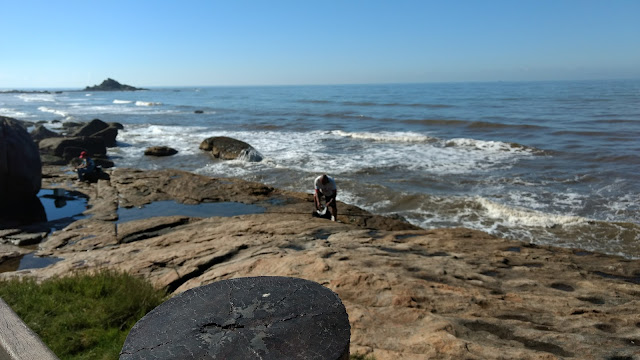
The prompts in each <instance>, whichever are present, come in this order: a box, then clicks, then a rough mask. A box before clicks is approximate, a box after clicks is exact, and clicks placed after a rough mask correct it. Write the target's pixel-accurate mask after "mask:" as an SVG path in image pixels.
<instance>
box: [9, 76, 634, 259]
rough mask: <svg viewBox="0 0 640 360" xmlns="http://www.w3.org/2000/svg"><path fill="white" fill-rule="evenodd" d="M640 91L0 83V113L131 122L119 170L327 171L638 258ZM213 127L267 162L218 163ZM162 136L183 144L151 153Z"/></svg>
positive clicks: (559, 241) (378, 193)
mask: <svg viewBox="0 0 640 360" xmlns="http://www.w3.org/2000/svg"><path fill="white" fill-rule="evenodd" d="M134 85H135V84H134ZM638 104H640V81H637V80H614V81H579V82H517V83H515V82H514V83H509V82H495V83H449V84H444V83H443V84H394V85H341V86H281V87H278V86H273V87H204V88H161V89H160V88H158V89H152V90H150V91H143V92H103V93H99V92H89V93H86V92H81V91H73V92H71V91H63V92H62V93H61V94H0V114H1V115H5V116H11V117H15V118H17V119H20V120H27V121H40V120H42V121H45V122H46V124H47V126H48V127H50V128H51V129H52V130H56V129H59V128H60V123H59V122H58V121H60V122H62V121H89V120H91V119H93V118H99V119H102V120H104V121H108V122H109V121H115V122H120V123H122V124H124V125H125V129H124V130H122V131H120V133H119V135H118V141H119V145H120V146H119V147H117V148H112V149H110V150H109V155H110V156H111V157H112V159H113V160H114V161H115V163H116V165H117V166H120V167H136V168H142V169H158V168H179V169H183V170H188V171H194V172H196V173H200V174H205V175H210V176H215V177H225V176H232V177H240V178H243V179H246V180H252V181H259V182H263V183H266V184H269V185H272V186H277V187H281V188H284V189H288V190H294V191H303V192H311V188H312V183H313V179H314V178H315V177H316V176H317V175H318V174H320V173H324V172H327V173H329V174H330V175H332V176H334V177H335V179H336V182H337V183H338V187H339V193H338V200H340V201H344V202H347V203H351V204H354V205H357V206H360V207H363V208H365V209H367V210H369V211H372V212H374V213H379V214H396V213H397V214H400V215H402V216H404V217H405V218H406V219H408V220H409V221H411V222H412V223H414V224H416V225H418V226H422V227H424V228H435V227H451V226H465V227H469V228H474V229H480V230H484V231H487V232H490V233H492V234H495V235H497V236H503V237H507V238H512V239H518V240H522V241H526V242H534V243H540V244H553V245H560V246H569V247H570V246H576V247H580V248H585V249H587V250H593V251H603V252H607V253H614V254H622V255H625V256H628V257H640V245H639V244H640V241H638V240H640V225H639V224H640V220H639V218H638V213H639V210H640V155H639V154H640V141H638V140H637V139H638V138H640V107H638ZM196 112H202V113H196ZM210 136H230V137H234V138H237V139H240V140H243V141H246V142H248V143H249V144H251V145H252V146H254V147H255V148H256V149H257V150H258V151H259V152H260V153H262V155H263V156H264V157H265V160H263V161H262V162H259V163H251V162H244V161H227V162H220V161H216V160H213V159H211V158H210V157H209V156H208V155H207V154H205V153H203V152H202V151H200V150H199V148H198V146H199V144H200V142H201V141H202V140H204V139H206V138H207V137H210ZM151 145H167V146H171V147H173V148H175V149H177V150H178V151H179V153H178V154H177V155H175V156H172V157H168V158H148V157H145V156H144V155H143V152H144V149H145V148H146V147H148V146H151Z"/></svg>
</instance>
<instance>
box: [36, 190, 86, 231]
mask: <svg viewBox="0 0 640 360" xmlns="http://www.w3.org/2000/svg"><path fill="white" fill-rule="evenodd" d="M61 190H62V189H61ZM54 191H55V190H53V189H42V190H40V192H39V193H38V198H40V202H41V203H42V206H44V210H45V212H46V214H47V221H56V220H61V219H69V220H70V222H69V223H71V222H73V221H75V220H78V219H79V218H81V217H83V216H84V215H83V214H82V213H83V212H84V211H85V210H86V209H87V199H86V198H84V197H82V196H79V195H76V194H72V193H70V192H69V191H66V190H64V191H63V194H62V196H56V195H54Z"/></svg>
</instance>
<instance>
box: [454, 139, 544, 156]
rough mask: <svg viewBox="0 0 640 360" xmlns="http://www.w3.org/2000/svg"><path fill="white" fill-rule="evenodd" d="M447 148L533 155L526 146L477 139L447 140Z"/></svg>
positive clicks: (531, 150)
mask: <svg viewBox="0 0 640 360" xmlns="http://www.w3.org/2000/svg"><path fill="white" fill-rule="evenodd" d="M445 146H446V147H461V148H467V149H472V150H480V151H491V152H511V153H522V154H532V153H533V149H531V148H528V147H526V146H522V145H518V144H514V143H506V142H502V141H485V140H476V139H466V138H457V139H451V140H447V141H446V142H445Z"/></svg>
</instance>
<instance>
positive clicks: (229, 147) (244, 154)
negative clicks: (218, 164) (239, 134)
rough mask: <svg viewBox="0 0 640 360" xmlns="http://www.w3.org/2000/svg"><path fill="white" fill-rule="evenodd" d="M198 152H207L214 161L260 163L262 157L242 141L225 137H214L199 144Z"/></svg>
mask: <svg viewBox="0 0 640 360" xmlns="http://www.w3.org/2000/svg"><path fill="white" fill-rule="evenodd" d="M200 150H205V151H209V152H210V153H211V156H213V157H214V158H216V159H222V160H234V159H238V158H239V159H242V160H246V161H255V162H257V161H262V158H263V157H262V155H261V154H260V153H259V152H258V151H257V150H256V149H254V148H253V146H251V145H249V144H247V143H246V142H244V141H241V140H237V139H234V138H230V137H226V136H214V137H210V138H207V139H205V140H204V141H202V142H201V143H200Z"/></svg>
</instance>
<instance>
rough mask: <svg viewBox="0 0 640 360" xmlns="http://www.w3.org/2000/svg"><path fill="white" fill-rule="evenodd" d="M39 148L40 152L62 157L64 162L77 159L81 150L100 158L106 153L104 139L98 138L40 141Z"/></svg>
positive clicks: (86, 137)
mask: <svg viewBox="0 0 640 360" xmlns="http://www.w3.org/2000/svg"><path fill="white" fill-rule="evenodd" d="M39 146H40V151H41V152H43V153H45V154H50V155H55V156H59V157H63V158H64V159H66V160H70V159H72V158H76V157H78V156H79V155H80V152H81V151H83V150H84V151H86V152H88V153H89V154H90V155H92V156H101V155H104V154H106V153H107V147H106V145H105V143H104V139H103V138H100V137H90V136H85V137H64V138H49V139H44V140H42V141H40V145H39Z"/></svg>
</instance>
